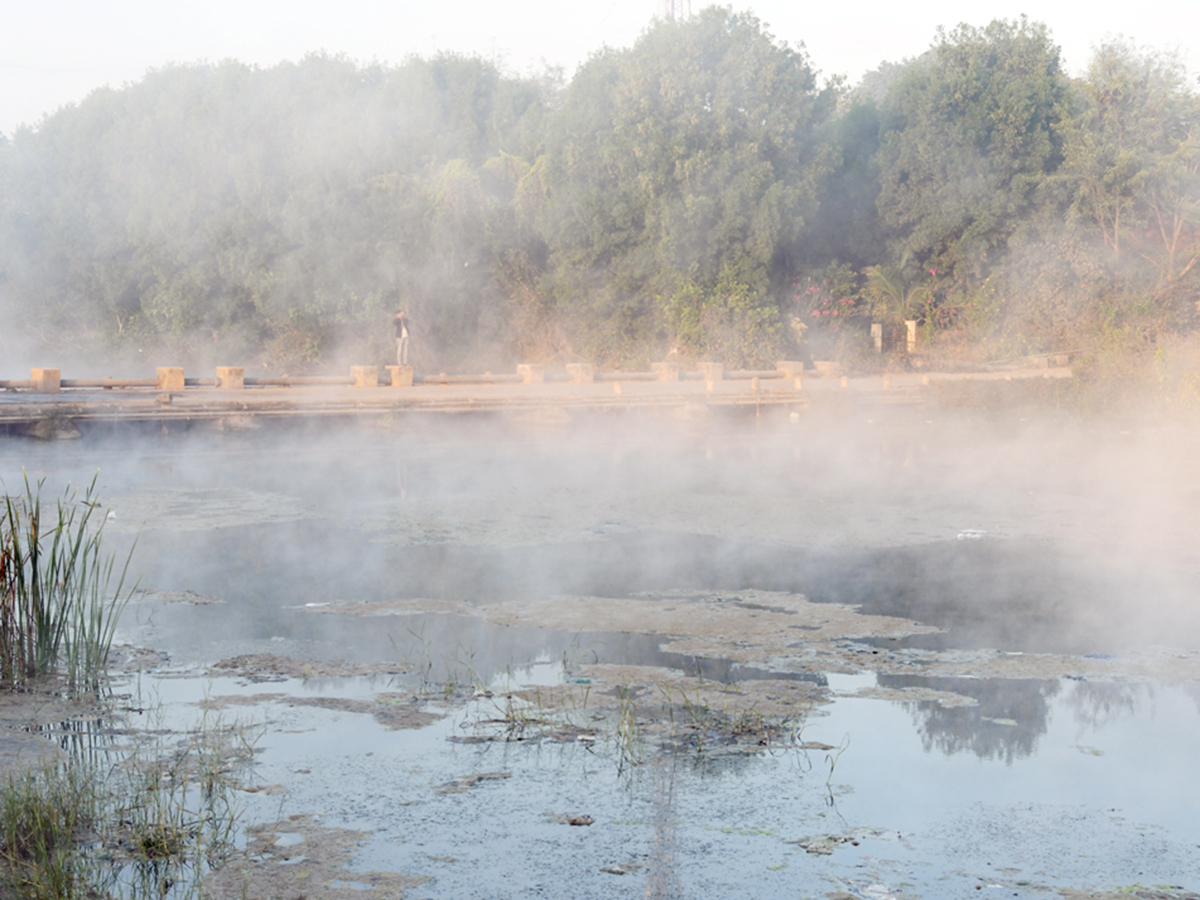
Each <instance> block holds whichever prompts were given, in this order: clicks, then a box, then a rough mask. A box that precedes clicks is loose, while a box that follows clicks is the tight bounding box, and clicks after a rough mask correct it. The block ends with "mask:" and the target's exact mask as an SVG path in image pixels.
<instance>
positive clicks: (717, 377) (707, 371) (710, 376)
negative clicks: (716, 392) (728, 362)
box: [696, 362, 725, 394]
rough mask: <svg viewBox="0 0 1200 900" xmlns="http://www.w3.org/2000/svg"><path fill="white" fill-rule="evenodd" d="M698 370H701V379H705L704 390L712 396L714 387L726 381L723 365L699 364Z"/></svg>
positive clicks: (713, 363) (712, 363)
mask: <svg viewBox="0 0 1200 900" xmlns="http://www.w3.org/2000/svg"><path fill="white" fill-rule="evenodd" d="M696 368H698V369H699V370H700V377H701V378H703V379H704V388H705V390H707V391H708V392H709V393H710V394H711V393H712V390H713V385H714V384H715V383H716V382H718V381H723V380H724V379H725V366H724V365H722V364H721V363H715V362H703V363H698V364H697V366H696Z"/></svg>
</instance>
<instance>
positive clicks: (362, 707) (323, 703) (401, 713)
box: [286, 692, 442, 731]
mask: <svg viewBox="0 0 1200 900" xmlns="http://www.w3.org/2000/svg"><path fill="white" fill-rule="evenodd" d="M286 702H287V704H288V705H289V706H313V707H316V708H318V709H334V710H340V711H342V712H350V713H365V714H366V715H369V716H373V717H374V719H375V721H376V722H378V723H379V724H380V725H382V726H383V727H384V728H386V729H388V730H389V731H399V730H401V729H406V728H424V727H425V726H426V725H429V724H432V723H433V722H436V721H437V720H438V719H440V718H442V714H441V713H433V712H429V711H428V710H425V709H422V708H421V703H422V701H421V699H420V698H419V697H417V696H415V695H412V694H402V693H399V692H388V693H383V694H376V695H375V696H374V697H373V698H372V699H371V700H354V699H349V698H344V697H290V698H288V700H287V701H286Z"/></svg>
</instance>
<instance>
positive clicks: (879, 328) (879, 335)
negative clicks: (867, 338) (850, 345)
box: [871, 322, 883, 353]
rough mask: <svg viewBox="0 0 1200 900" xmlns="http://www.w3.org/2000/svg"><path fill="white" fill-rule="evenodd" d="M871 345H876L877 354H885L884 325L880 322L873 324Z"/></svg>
mask: <svg viewBox="0 0 1200 900" xmlns="http://www.w3.org/2000/svg"><path fill="white" fill-rule="evenodd" d="M871 343H872V344H874V345H875V352H876V353H882V352H883V325H882V324H880V323H879V322H872V323H871Z"/></svg>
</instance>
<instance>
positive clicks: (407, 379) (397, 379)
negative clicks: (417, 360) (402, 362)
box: [385, 366, 413, 387]
mask: <svg viewBox="0 0 1200 900" xmlns="http://www.w3.org/2000/svg"><path fill="white" fill-rule="evenodd" d="M385 368H386V369H387V370H388V376H389V378H390V380H391V382H392V387H412V384H413V367H412V366H385Z"/></svg>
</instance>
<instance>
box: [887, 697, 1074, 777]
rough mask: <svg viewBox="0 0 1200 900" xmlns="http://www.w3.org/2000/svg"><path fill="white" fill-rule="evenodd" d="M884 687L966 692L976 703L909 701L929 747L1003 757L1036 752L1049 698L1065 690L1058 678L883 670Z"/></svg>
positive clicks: (1046, 714)
mask: <svg viewBox="0 0 1200 900" xmlns="http://www.w3.org/2000/svg"><path fill="white" fill-rule="evenodd" d="M879 686H880V687H881V688H893V689H902V688H914V687H921V688H929V689H932V690H938V691H950V692H953V693H955V694H962V695H964V696H967V697H971V698H972V699H974V700H975V701H977V703H976V705H974V706H949V707H948V706H943V705H942V704H941V703H939V702H937V701H936V700H917V701H912V702H906V703H905V704H904V705H905V706H906V708H908V709H909V711H910V712H911V714H912V719H913V723H914V725H915V726H916V728H917V732H918V734H919V735H920V736H921V743H922V745H923V746H924V748H925V751H926V752H930V751H932V750H934V749H935V748H936V749H938V750H940V751H942V753H945V754H947V755H950V754H953V753H972V754H974V755H975V756H978V757H979V758H980V759H988V760H1003V761H1004V762H1005V763H1012V762H1013V761H1014V760H1016V759H1022V758H1025V757H1029V756H1032V755H1033V754H1034V752H1035V751H1036V750H1037V742H1038V739H1039V738H1040V737H1041V736H1042V735H1044V734H1045V733H1046V728H1047V722H1048V717H1049V709H1050V706H1049V703H1048V701H1049V700H1050V699H1051V698H1053V697H1054V696H1055V695H1056V694H1057V693H1058V692H1059V690H1060V688H1061V683H1060V682H1059V681H1056V680H1055V681H1042V680H1016V679H1006V678H924V677H918V676H910V675H880V676H879Z"/></svg>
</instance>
